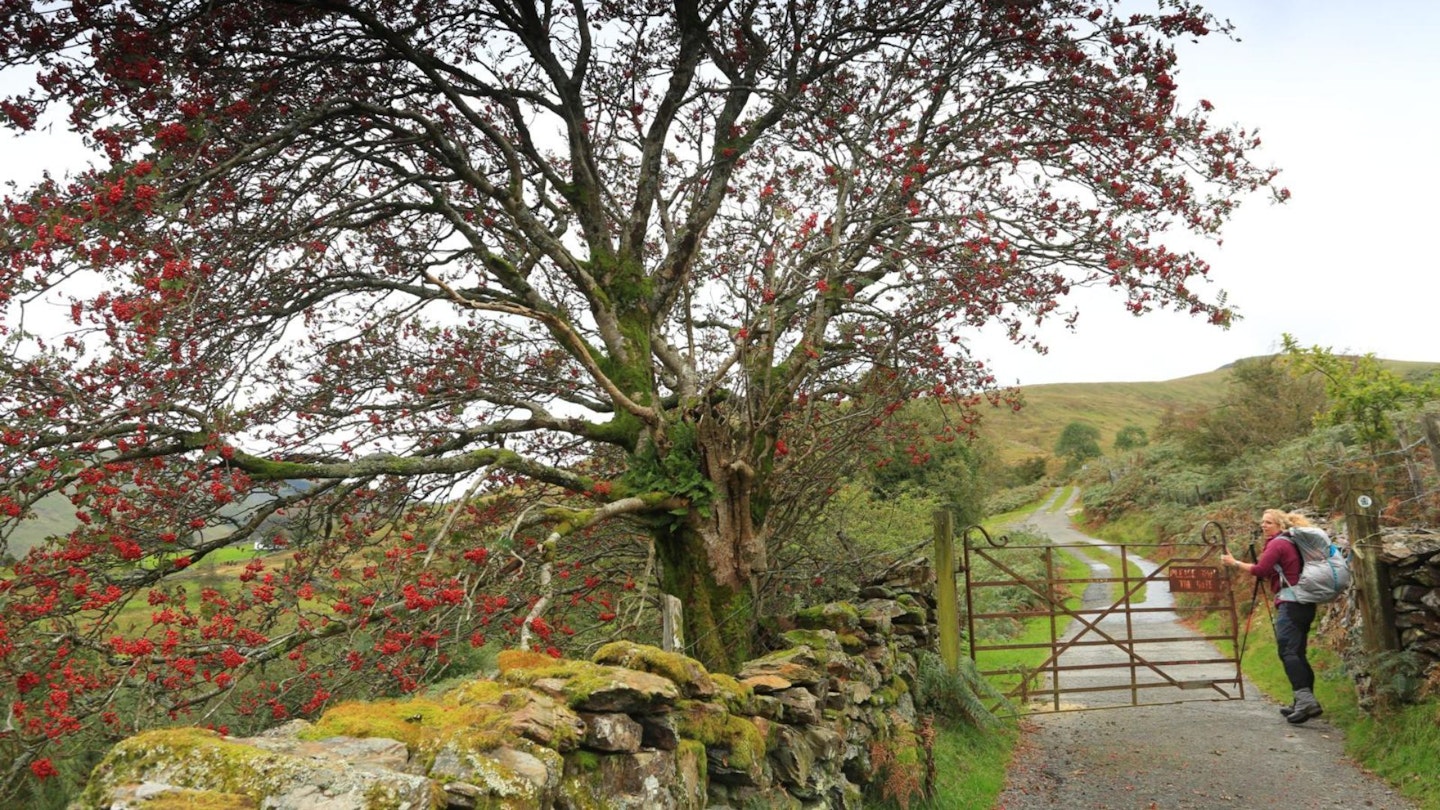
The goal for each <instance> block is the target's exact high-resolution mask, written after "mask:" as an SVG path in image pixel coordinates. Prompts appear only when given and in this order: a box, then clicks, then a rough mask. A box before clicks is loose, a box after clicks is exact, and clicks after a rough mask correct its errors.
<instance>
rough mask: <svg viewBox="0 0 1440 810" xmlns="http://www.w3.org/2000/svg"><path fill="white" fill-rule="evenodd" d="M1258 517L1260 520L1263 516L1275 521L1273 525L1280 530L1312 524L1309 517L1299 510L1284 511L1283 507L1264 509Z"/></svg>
mask: <svg viewBox="0 0 1440 810" xmlns="http://www.w3.org/2000/svg"><path fill="white" fill-rule="evenodd" d="M1260 517H1261V519H1262V520H1263V519H1264V518H1269V519H1270V520H1273V521H1275V525H1276V526H1279V527H1280V530H1281V531H1284V530H1286V529H1289V528H1293V527H1295V526H1310V525H1312V524H1311V523H1310V518H1307V517H1305V516H1304V515H1302V514H1300V513H1299V512H1286V511H1285V510H1283V509H1266V510H1265V514H1263V515H1261V516H1260Z"/></svg>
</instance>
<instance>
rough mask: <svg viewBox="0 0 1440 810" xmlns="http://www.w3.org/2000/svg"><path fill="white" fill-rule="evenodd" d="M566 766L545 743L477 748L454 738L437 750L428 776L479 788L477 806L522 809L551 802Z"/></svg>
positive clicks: (443, 781)
mask: <svg viewBox="0 0 1440 810" xmlns="http://www.w3.org/2000/svg"><path fill="white" fill-rule="evenodd" d="M564 767H565V764H564V758H563V757H561V755H560V754H559V753H558V752H556V751H553V750H551V749H548V748H545V747H543V746H538V745H534V744H530V743H524V742H522V743H519V744H518V746H517V747H512V746H502V747H499V748H490V749H484V750H474V749H469V748H467V747H466V746H465V745H464V743H463V742H461V741H454V742H452V743H450V744H448V745H446V746H445V747H444V748H442V749H441V750H440V751H439V752H438V753H436V755H435V762H434V764H433V765H432V766H431V767H430V772H429V776H430V777H431V778H432V779H436V780H438V781H440V782H442V783H447V784H448V783H454V782H458V783H464V784H466V785H472V786H474V787H475V788H478V789H479V792H478V794H477V795H478V797H479V803H478V804H477V805H476V806H478V807H513V808H516V810H519V808H529V807H549V806H551V805H552V804H553V802H554V797H555V793H556V789H557V788H558V787H559V786H560V777H561V775H562V774H563V773H564Z"/></svg>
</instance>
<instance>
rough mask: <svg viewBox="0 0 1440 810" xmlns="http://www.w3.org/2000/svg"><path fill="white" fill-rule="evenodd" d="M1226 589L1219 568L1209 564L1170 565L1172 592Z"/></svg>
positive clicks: (1209, 591)
mask: <svg viewBox="0 0 1440 810" xmlns="http://www.w3.org/2000/svg"><path fill="white" fill-rule="evenodd" d="M1224 589H1225V586H1224V583H1223V581H1222V580H1221V579H1220V569H1219V568H1212V567H1211V566H1208V565H1172V566H1170V592H1171V593H1218V592H1220V591H1223V590H1224Z"/></svg>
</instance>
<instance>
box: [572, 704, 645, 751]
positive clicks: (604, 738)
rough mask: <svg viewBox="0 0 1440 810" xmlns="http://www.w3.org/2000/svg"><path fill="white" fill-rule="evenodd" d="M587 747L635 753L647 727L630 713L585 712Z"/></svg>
mask: <svg viewBox="0 0 1440 810" xmlns="http://www.w3.org/2000/svg"><path fill="white" fill-rule="evenodd" d="M582 719H583V720H584V721H585V747H586V748H590V749H593V750H595V751H606V752H609V753H627V754H630V753H634V752H636V751H639V750H640V742H641V740H642V739H643V737H644V734H645V729H644V727H643V726H641V725H640V724H639V723H638V722H636V721H635V720H633V719H631V717H630V715H628V714H622V713H620V712H608V713H603V714H585V715H583V716H582Z"/></svg>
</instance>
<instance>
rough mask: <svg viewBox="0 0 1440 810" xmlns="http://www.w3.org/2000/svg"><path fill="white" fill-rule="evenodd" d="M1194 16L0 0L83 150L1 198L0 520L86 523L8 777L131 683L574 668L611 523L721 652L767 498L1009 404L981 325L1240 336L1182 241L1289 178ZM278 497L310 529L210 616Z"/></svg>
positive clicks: (54, 587) (47, 560) (22, 72)
mask: <svg viewBox="0 0 1440 810" xmlns="http://www.w3.org/2000/svg"><path fill="white" fill-rule="evenodd" d="M1212 33H1219V34H1221V35H1227V34H1228V33H1229V32H1228V28H1227V27H1226V26H1225V25H1222V24H1219V23H1217V22H1216V21H1215V20H1214V19H1212V18H1211V17H1210V16H1209V15H1207V14H1205V13H1204V12H1203V11H1201V10H1200V9H1198V8H1195V7H1193V6H1189V5H1181V6H1177V7H1174V8H1169V9H1166V11H1165V13H1163V14H1150V15H1147V14H1136V15H1130V14H1128V13H1127V14H1126V15H1124V16H1116V15H1115V14H1114V13H1113V12H1112V9H1111V8H1110V7H1109V6H1108V5H1107V4H1104V3H1089V2H1075V1H1072V0H1060V1H1057V2H1041V3H1013V2H998V1H997V2H991V1H990V0H978V1H976V2H959V3H956V2H949V1H948V0H944V1H942V0H917V2H907V3H870V2H844V1H841V2H820V3H799V4H796V3H789V4H784V3H768V2H759V3H748V2H747V3H736V2H726V1H725V0H722V1H721V2H715V3H707V4H694V3H689V2H680V3H676V4H674V5H673V6H664V5H658V6H657V5H655V4H649V3H635V2H629V0H617V2H607V3H581V2H576V3H570V4H541V5H532V4H524V3H510V2H506V1H505V0H501V1H500V2H496V3H492V4H486V5H474V4H454V3H444V2H430V1H429V0H420V2H415V3H405V4H387V3H381V4H359V3H350V2H345V0H340V2H326V3H313V2H305V1H304V0H297V2H266V0H249V1H248V2H233V1H227V0H220V2H214V1H213V0H206V1H205V2H199V0H165V2H157V0H129V1H128V2H124V3H120V2H109V1H107V0H75V2H71V3H65V4H59V5H56V4H51V3H40V2H28V3H27V2H21V0H7V2H5V3H4V4H3V5H0V67H3V68H4V69H6V71H7V73H8V74H9V75H12V76H14V75H19V76H23V77H26V78H32V79H33V81H31V82H30V83H29V84H28V85H27V86H24V87H22V88H20V90H19V91H18V92H16V93H14V94H12V95H11V96H9V97H8V98H5V99H3V101H0V111H3V114H4V116H3V117H4V119H5V120H6V121H7V123H8V125H9V126H10V127H11V128H12V129H14V130H17V131H21V132H25V131H32V130H36V129H37V128H46V127H68V128H69V129H70V130H72V131H73V132H75V133H77V134H78V135H79V136H80V137H81V138H83V140H84V142H85V144H86V145H87V146H88V147H89V148H90V150H91V153H92V162H91V164H90V165H89V166H88V167H86V168H84V169H81V170H77V171H73V172H71V173H69V174H64V175H62V174H61V173H60V169H61V168H63V167H56V172H54V173H52V174H51V175H48V176H46V177H45V178H44V179H42V180H41V181H39V182H38V183H36V184H34V185H33V186H30V187H27V188H12V189H11V190H10V192H9V194H8V195H7V196H6V198H5V201H4V206H3V216H0V246H3V248H0V249H3V251H4V253H3V258H4V261H3V262H0V291H3V292H0V303H3V322H0V330H3V334H4V340H5V342H4V357H3V361H0V362H3V364H4V368H3V372H0V373H3V375H4V377H5V379H6V384H5V386H4V387H3V389H0V423H3V426H4V427H3V435H0V466H3V468H4V469H5V470H6V474H5V478H4V480H3V485H0V517H3V519H4V520H5V521H6V523H5V524H4V527H3V529H0V531H4V532H9V531H12V530H13V527H14V526H15V525H16V523H17V522H18V521H21V520H23V519H24V516H25V515H26V514H27V513H28V512H29V511H30V510H31V509H32V507H33V506H34V504H35V503H36V502H37V500H39V499H41V498H44V497H47V496H52V495H57V494H58V495H60V496H63V497H66V498H68V499H69V500H70V501H71V502H72V503H73V506H74V509H75V512H76V516H77V518H78V521H79V523H78V525H77V527H76V528H75V529H74V531H72V532H70V533H68V534H65V535H62V536H57V537H53V538H51V539H50V540H49V542H48V543H46V544H45V545H44V546H42V547H40V548H37V549H35V550H34V551H32V552H31V553H29V554H28V555H26V556H25V558H24V559H22V560H21V561H20V562H19V563H18V564H17V565H16V566H14V568H13V569H12V570H11V571H10V572H9V573H8V574H7V575H6V578H5V579H4V580H3V582H0V684H4V686H0V691H4V693H5V697H6V698H7V703H8V705H11V706H13V707H14V709H13V711H12V718H11V720H10V721H9V724H8V726H7V731H8V732H9V733H8V734H7V735H5V736H4V738H3V741H0V746H3V747H4V753H5V756H4V757H0V759H4V760H5V761H7V762H8V763H10V764H9V765H8V766H6V771H5V773H4V775H3V776H0V779H3V781H4V782H5V783H6V784H8V785H12V786H13V785H14V784H16V783H17V780H19V779H20V778H22V777H27V775H28V774H30V773H34V774H37V775H38V774H40V773H41V772H42V771H44V770H45V766H42V765H41V764H40V763H42V762H44V763H46V765H47V766H48V764H49V760H47V759H44V757H45V754H44V752H45V750H47V747H48V746H51V745H52V744H53V743H52V741H54V740H56V739H63V738H64V737H65V736H66V735H67V734H70V733H73V732H75V731H76V730H77V729H80V728H84V727H87V726H89V725H91V724H94V725H96V726H98V727H103V728H106V729H109V730H111V731H112V732H114V733H123V732H124V731H125V730H126V728H128V727H129V725H128V724H130V723H132V722H138V721H137V720H136V718H137V717H139V716H140V715H139V714H137V713H135V712H126V713H125V714H124V715H121V714H117V713H115V712H114V711H113V709H114V707H115V706H116V705H117V704H116V703H115V700H116V696H117V695H121V694H127V695H143V697H136V698H135V699H134V701H133V702H131V703H128V704H127V705H130V706H145V707H154V708H153V715H154V716H158V717H161V718H166V719H168V718H170V717H176V718H178V717H182V716H189V715H187V713H190V712H196V711H199V710H201V709H203V708H205V707H212V706H216V705H219V704H220V703H222V702H227V701H228V702H227V703H225V705H228V706H234V707H239V708H242V709H244V710H245V711H247V712H250V713H252V714H261V715H264V716H265V717H267V718H271V719H274V720H278V719H282V718H284V717H286V716H290V715H292V714H307V713H313V712H314V711H316V710H318V708H319V707H321V706H323V705H325V703H326V702H327V701H328V700H330V699H331V697H332V695H334V694H336V692H337V689H338V688H339V687H338V686H337V684H338V683H339V680H340V679H343V678H349V679H351V682H355V681H356V680H358V679H361V678H362V675H363V677H364V678H367V679H370V680H372V681H384V682H385V683H388V684H390V685H392V686H393V688H394V689H395V690H397V691H404V690H411V689H415V688H417V687H418V685H419V684H420V683H422V682H423V679H424V677H426V673H433V672H434V671H436V670H435V667H436V662H437V661H443V660H445V658H444V657H445V656H447V655H450V654H451V653H452V652H453V650H454V649H456V648H457V647H463V646H465V645H466V644H467V643H473V642H474V640H475V639H477V638H479V637H483V636H484V635H485V634H490V635H494V636H498V637H500V638H507V639H508V638H511V637H512V636H513V638H514V640H515V641H516V642H517V643H523V644H526V645H534V646H537V647H539V648H541V649H544V648H546V647H550V646H553V645H554V644H555V643H558V639H559V637H560V636H559V634H556V631H555V628H554V627H553V626H552V625H550V624H549V623H548V622H547V620H546V616H547V613H546V611H547V610H549V609H551V608H552V607H553V606H554V605H555V604H556V603H557V602H559V601H561V600H562V598H564V596H565V594H564V592H563V590H557V589H559V588H560V587H561V585H562V583H568V582H569V581H568V580H563V579H562V578H561V576H560V575H561V574H562V573H566V572H565V571H562V570H561V566H560V563H561V562H562V561H563V560H564V559H565V555H567V554H569V553H572V552H574V551H576V550H583V549H585V548H588V547H590V545H591V544H592V543H593V542H594V541H593V538H594V536H595V534H594V533H595V532H597V531H600V530H601V529H602V528H603V527H604V526H606V525H608V524H612V523H615V522H617V521H627V524H626V525H627V526H629V527H630V530H631V531H632V532H633V533H635V534H638V535H640V536H642V537H643V538H645V539H646V541H647V542H648V543H651V544H653V549H654V551H655V555H656V563H657V566H658V571H659V576H658V580H659V583H660V585H661V586H662V587H663V589H664V590H665V591H666V592H669V593H672V594H675V595H677V596H679V597H680V598H681V599H682V601H683V603H684V606H685V622H686V637H687V641H688V642H689V644H690V646H689V648H688V652H689V653H691V654H692V655H694V656H695V657H697V658H699V659H700V660H702V661H703V662H704V663H706V664H707V665H710V666H712V667H715V668H717V669H720V670H724V669H729V668H733V667H734V666H735V665H736V663H737V662H739V661H742V660H744V659H746V658H747V657H749V655H750V653H751V650H752V647H753V641H754V638H755V635H754V627H755V622H756V616H755V612H756V599H757V592H756V590H755V589H754V588H753V587H752V586H753V584H754V583H755V582H756V581H757V577H758V576H759V575H760V574H762V573H763V572H765V571H766V570H767V569H768V568H769V566H770V565H771V562H770V557H769V553H768V549H769V548H771V547H772V544H773V543H774V542H775V541H776V540H777V537H778V536H779V535H780V534H781V533H782V532H783V530H784V524H783V521H778V520H776V519H772V516H773V515H775V514H777V509H776V507H777V505H788V504H789V503H791V502H793V501H794V500H795V499H799V498H808V497H815V498H822V499H823V497H824V496H825V494H826V493H827V492H829V491H833V490H832V489H831V488H829V487H828V486H827V485H826V484H825V482H826V481H834V480H837V477H838V476H841V475H843V474H845V472H846V471H847V470H851V469H854V465H856V464H862V463H865V461H866V459H865V453H864V448H865V447H866V443H865V442H866V439H867V437H868V436H869V435H870V434H871V433H873V432H874V431H877V430H883V429H886V427H887V425H888V424H889V422H888V420H889V419H890V416H891V415H892V414H893V413H895V412H896V410H897V409H898V408H899V406H900V405H902V404H903V403H905V402H906V401H909V400H910V399H912V398H915V397H917V396H920V395H922V394H924V395H929V396H933V397H936V398H937V399H940V400H943V401H945V402H947V403H948V404H949V406H950V407H951V408H952V410H953V411H954V413H955V416H954V417H953V418H952V419H951V421H950V422H949V423H948V426H947V428H946V430H947V431H948V432H951V433H958V434H959V435H963V434H964V433H965V432H966V431H967V430H968V426H969V425H970V424H971V423H972V422H973V415H972V414H971V413H970V412H971V411H972V410H973V409H974V408H976V407H977V406H979V405H981V404H983V403H984V402H985V401H986V398H987V397H989V398H990V399H991V401H997V400H998V399H1000V398H1001V397H1002V393H1001V392H999V391H997V390H996V389H995V381H994V378H993V377H992V375H991V370H990V369H989V368H987V367H986V366H985V365H984V363H983V362H981V358H977V357H973V356H971V355H970V353H969V351H968V350H967V344H966V339H967V337H968V336H971V335H973V334H974V333H975V330H977V329H978V328H979V327H981V326H983V325H986V324H995V325H998V326H1000V327H1001V328H1003V329H1005V330H1007V331H1008V334H1009V335H1010V337H1011V338H1012V339H1013V340H1015V341H1016V342H1018V343H1022V344H1023V343H1032V342H1033V338H1032V337H1031V331H1030V330H1031V329H1032V327H1033V325H1034V324H1036V323H1037V322H1040V321H1042V320H1044V319H1046V318H1051V317H1059V318H1062V319H1073V317H1074V315H1075V313H1074V312H1069V311H1067V310H1066V309H1065V308H1064V298H1065V296H1066V295H1067V294H1068V293H1069V292H1070V291H1071V290H1073V289H1074V288H1076V287H1078V286H1086V285H1103V286H1108V287H1113V288H1115V290H1116V291H1117V293H1118V296H1119V298H1120V299H1122V300H1123V305H1124V306H1125V307H1126V309H1127V310H1128V311H1130V312H1133V313H1136V314H1139V313H1144V312H1147V311H1150V310H1152V309H1154V308H1157V307H1159V308H1174V309H1178V310H1182V311H1186V312H1190V313H1193V314H1195V315H1197V316H1200V317H1203V318H1206V319H1208V320H1209V321H1212V322H1215V323H1217V324H1224V323H1226V322H1228V320H1229V319H1230V317H1231V312H1230V310H1229V309H1228V308H1227V307H1226V306H1225V304H1224V297H1223V295H1216V296H1208V297H1207V296H1206V295H1203V294H1202V292H1201V291H1200V290H1199V288H1198V286H1197V283H1196V282H1197V279H1199V278H1202V277H1203V276H1204V275H1205V273H1206V271H1207V267H1206V265H1205V263H1204V262H1203V261H1202V260H1200V259H1199V258H1198V257H1197V256H1196V255H1194V254H1192V253H1188V252H1176V251H1173V250H1171V249H1169V248H1167V247H1166V245H1165V244H1164V243H1163V242H1162V241H1161V239H1162V237H1163V236H1164V235H1165V234H1167V233H1174V232H1189V233H1194V234H1199V235H1201V236H1205V237H1209V236H1213V235H1215V234H1216V233H1217V232H1218V230H1219V229H1220V227H1221V226H1222V224H1223V223H1224V222H1225V221H1226V220H1227V218H1228V217H1229V216H1230V215H1231V213H1232V212H1233V210H1234V208H1235V206H1236V204H1237V203H1238V202H1239V201H1240V200H1241V199H1243V198H1245V197H1247V196H1249V195H1251V194H1252V193H1254V192H1257V191H1262V190H1267V189H1268V190H1270V191H1271V192H1272V194H1273V195H1274V196H1276V197H1279V198H1283V197H1284V196H1285V192H1284V191H1283V190H1280V189H1276V188H1274V187H1273V180H1274V177H1275V171H1274V170H1273V169H1270V168H1266V167H1261V166H1258V165H1256V164H1255V163H1254V162H1252V156H1253V155H1254V154H1255V149H1256V147H1257V146H1258V143H1259V141H1258V138H1257V137H1256V135H1255V133H1254V132H1252V131H1248V130H1245V129H1239V128H1225V127H1217V126H1215V125H1213V124H1211V123H1210V122H1209V120H1208V114H1209V112H1210V111H1211V109H1212V107H1211V104H1210V103H1209V102H1208V101H1203V100H1193V101H1186V102H1184V103H1182V100H1181V98H1180V97H1179V95H1178V94H1177V83H1176V56H1175V51H1174V46H1173V44H1174V42H1176V41H1177V40H1179V39H1181V38H1185V39H1192V38H1198V37H1202V36H1206V35H1210V34H1212ZM57 316H58V318H57ZM286 482H308V486H305V487H299V488H297V487H294V486H287V484H286ZM257 496H265V497H257ZM235 503H245V504H246V505H247V509H246V511H244V512H243V513H242V514H240V515H239V516H238V517H237V515H236V514H235V513H234V510H233V507H232V506H231V505H232V504H235ZM227 510H228V511H227ZM282 515H283V516H284V517H286V518H287V519H288V520H291V521H293V522H294V523H295V525H303V526H304V527H306V529H305V534H306V537H307V540H306V544H305V545H304V547H303V548H300V549H297V550H295V552H294V553H290V554H285V555H282V561H276V562H269V561H267V560H266V559H260V560H257V561H256V562H255V563H253V564H251V565H250V566H248V567H246V568H244V570H243V571H241V572H240V573H239V576H238V581H236V582H235V585H234V587H233V588H232V589H228V590H224V591H223V592H222V591H220V590H217V589H207V590H206V591H205V592H204V593H196V592H195V591H194V590H190V591H187V590H185V586H184V584H183V573H184V571H185V569H186V568H188V567H189V566H191V565H194V564H196V563H198V562H200V561H202V560H203V559H204V558H205V557H206V556H207V555H211V554H214V553H215V552H216V551H217V550H219V549H221V548H224V547H227V546H231V545H234V544H237V543H244V544H246V545H250V544H252V543H253V542H254V541H255V540H256V539H258V538H257V534H259V533H261V532H262V527H263V526H265V525H267V520H269V519H270V518H272V517H274V516H282ZM269 525H273V523H271V524H269ZM0 536H3V535H0ZM635 574H636V575H637V576H640V575H641V574H642V571H640V570H638V568H637V570H636V571H635ZM177 577H179V578H181V581H179V582H177ZM516 577H520V578H521V580H516V579H515V578H516ZM515 581H523V582H525V583H528V584H527V586H526V587H527V588H528V592H527V593H526V594H524V595H523V596H521V597H520V598H513V599H512V598H502V597H501V596H500V594H501V593H502V591H501V590H500V589H501V587H502V584H503V583H510V582H515ZM566 587H568V584H567V585H566ZM192 588H193V586H192ZM197 599H198V602H197ZM141 603H144V604H146V605H148V608H147V609H146V610H145V615H144V619H143V621H139V622H128V623H125V622H117V621H116V619H117V617H118V616H120V615H121V614H122V612H123V611H124V610H125V609H126V607H127V606H130V605H136V604H141ZM596 610H597V611H600V610H601V608H600V607H599V606H597V607H596ZM127 615H129V614H127ZM601 615H603V614H601ZM552 637H553V638H554V639H555V641H551V639H552ZM276 662H287V663H286V664H285V667H287V668H285V669H283V672H284V676H283V678H281V679H280V680H278V681H277V680H275V678H277V677H279V676H273V675H271V674H267V673H274V672H276V671H281V669H280V667H279V666H278V665H277V664H276ZM356 673H361V674H356ZM237 690H239V691H237ZM147 711H150V710H148V709H147Z"/></svg>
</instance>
